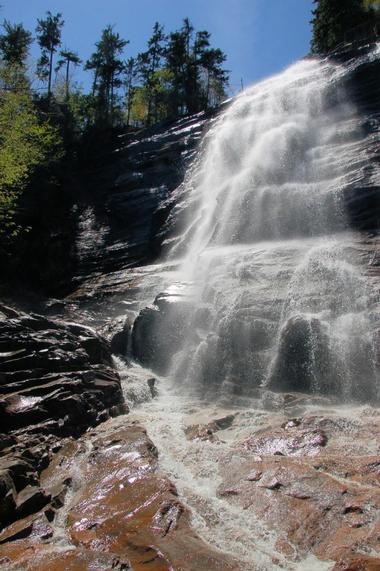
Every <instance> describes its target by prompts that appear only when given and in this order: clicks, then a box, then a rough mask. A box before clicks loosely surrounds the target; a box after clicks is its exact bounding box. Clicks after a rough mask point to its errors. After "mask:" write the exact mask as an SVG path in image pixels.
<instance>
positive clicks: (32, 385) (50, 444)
mask: <svg viewBox="0 0 380 571" xmlns="http://www.w3.org/2000/svg"><path fill="white" fill-rule="evenodd" d="M0 406H1V419H0V430H1V435H0V447H1V450H2V452H1V459H0V473H1V476H0V477H1V485H0V490H1V491H0V493H1V504H2V508H1V518H0V519H1V521H0V525H1V526H4V525H5V524H7V523H9V522H10V521H12V520H14V519H18V518H19V517H20V516H24V515H26V514H28V513H34V512H35V511H38V510H39V509H41V507H42V506H43V505H45V504H46V503H47V502H48V501H49V496H47V495H46V494H45V493H44V492H43V490H42V489H40V487H39V473H40V472H41V470H43V469H44V468H46V467H47V465H48V464H49V462H50V460H51V457H52V455H53V454H54V452H55V451H56V450H57V449H59V447H60V441H61V439H62V438H65V437H69V436H75V437H78V436H79V435H80V434H82V433H83V432H84V431H85V430H87V428H88V427H89V426H94V425H96V424H98V423H99V422H102V421H104V420H105V419H107V418H108V417H109V416H110V414H113V415H116V414H119V413H120V412H123V411H125V405H124V403H123V396H122V393H121V388H120V379H119V377H118V375H117V373H116V372H115V371H114V369H113V367H112V360H111V352H110V347H109V345H108V343H107V342H106V341H105V340H104V339H102V338H101V337H100V336H99V335H97V334H96V333H95V332H94V331H93V330H91V329H90V328H88V327H84V326H80V325H77V324H74V323H63V322H57V321H54V320H50V319H47V318H45V317H42V316H39V315H35V314H25V313H19V312H16V311H15V310H13V309H10V308H7V307H4V306H1V307H0Z"/></svg>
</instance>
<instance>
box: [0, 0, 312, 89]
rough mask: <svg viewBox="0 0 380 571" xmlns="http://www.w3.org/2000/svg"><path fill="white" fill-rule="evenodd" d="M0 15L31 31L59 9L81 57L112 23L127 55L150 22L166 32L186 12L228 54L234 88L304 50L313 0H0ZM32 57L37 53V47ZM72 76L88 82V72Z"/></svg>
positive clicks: (140, 43)
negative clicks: (126, 44) (210, 34)
mask: <svg viewBox="0 0 380 571" xmlns="http://www.w3.org/2000/svg"><path fill="white" fill-rule="evenodd" d="M0 4H1V5H2V10H1V12H0V16H2V17H3V18H6V19H7V20H10V21H11V22H14V23H16V22H17V23H18V22H22V23H23V24H24V25H25V27H26V28H28V29H29V30H31V31H33V32H34V30H35V26H36V20H37V18H41V17H44V15H45V13H46V11H47V10H51V11H52V12H53V13H55V12H58V11H59V12H62V13H63V17H64V20H65V27H64V30H63V44H64V45H65V46H67V47H68V48H69V49H72V50H74V51H77V52H78V53H79V55H80V57H81V58H82V59H84V60H85V59H86V58H88V57H89V56H90V54H91V53H92V51H93V46H94V43H95V42H96V41H97V40H98V39H99V37H100V33H101V30H102V29H103V28H104V27H105V26H106V25H107V24H115V29H116V30H117V31H118V32H119V33H120V35H121V36H122V37H124V38H126V39H128V40H130V44H129V46H127V49H126V53H125V55H126V57H130V56H134V55H136V54H137V53H138V52H139V51H142V50H144V49H145V44H146V41H147V39H148V37H149V35H150V32H151V29H152V27H153V24H154V22H156V21H159V22H160V23H162V24H164V26H165V29H166V31H172V30H175V29H178V28H179V27H180V26H181V22H182V19H183V18H184V17H189V18H190V19H191V21H192V22H193V24H194V25H195V28H196V29H198V30H201V29H206V30H208V31H209V32H211V33H212V43H213V46H214V47H220V48H221V49H222V50H223V51H224V52H226V54H227V55H228V60H227V63H226V67H227V69H229V70H231V84H232V86H233V87H234V88H235V89H237V88H238V86H239V85H240V82H241V79H243V82H244V85H245V86H247V85H249V84H251V83H253V82H255V81H257V80H259V79H261V78H263V77H266V76H268V75H272V74H273V73H276V72H278V71H280V70H281V69H283V68H284V67H286V66H287V65H289V64H290V63H292V62H294V61H295V60H297V59H299V58H300V57H302V56H304V55H306V53H307V52H308V49H309V42H310V24H309V21H310V19H311V9H312V4H313V2H312V0H0ZM32 57H34V58H37V57H38V48H37V46H34V47H33V50H32ZM75 79H76V80H77V81H79V82H81V83H83V84H84V86H85V87H87V86H88V85H89V84H90V75H89V74H85V73H84V72H81V71H78V72H77V73H76V77H75Z"/></svg>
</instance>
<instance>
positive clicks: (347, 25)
mask: <svg viewBox="0 0 380 571" xmlns="http://www.w3.org/2000/svg"><path fill="white" fill-rule="evenodd" d="M314 3H315V4H316V8H315V10H313V20H312V22H311V23H312V26H313V37H312V41H311V50H312V52H313V53H316V54H319V53H325V52H328V51H330V50H332V49H334V48H335V47H336V46H337V45H338V44H340V43H341V42H343V41H344V39H345V34H346V33H347V32H348V31H349V30H351V29H352V28H354V27H355V26H359V25H360V24H362V23H363V22H364V21H365V20H366V19H367V18H368V15H367V14H366V11H365V9H364V5H363V1H362V0H314Z"/></svg>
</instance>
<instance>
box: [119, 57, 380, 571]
mask: <svg viewBox="0 0 380 571" xmlns="http://www.w3.org/2000/svg"><path fill="white" fill-rule="evenodd" d="M344 74H345V71H344V69H343V68H340V67H339V66H334V65H331V64H327V63H323V62H322V63H321V62H318V61H303V62H300V63H298V64H296V65H294V66H292V67H291V68H290V69H288V70H287V71H285V72H284V73H283V74H281V75H279V76H276V77H273V78H271V79H269V80H267V81H265V82H263V83H261V84H259V85H257V86H254V87H252V88H251V89H249V90H247V91H246V92H245V93H244V94H242V95H241V96H240V97H239V98H237V99H236V100H235V101H234V103H233V104H232V105H231V106H230V108H229V109H228V110H227V111H226V112H225V113H224V114H223V116H222V117H221V118H220V120H219V121H218V122H217V123H216V124H215V125H214V126H213V128H212V130H211V131H210V132H209V133H208V135H207V138H206V144H205V152H204V154H203V156H202V157H201V158H200V160H199V161H198V163H197V164H196V165H195V166H194V167H193V169H192V171H191V173H189V176H188V178H187V181H186V183H187V187H188V189H190V190H189V192H188V193H187V194H186V206H187V208H189V207H190V212H191V215H190V216H189V219H188V223H187V225H186V226H185V228H184V229H183V234H182V237H181V239H180V240H179V242H178V243H177V245H176V246H175V247H174V248H173V250H172V252H171V257H172V260H176V259H178V258H179V257H180V256H182V259H181V260H180V263H179V270H177V271H176V270H173V269H172V270H171V272H170V273H168V274H167V277H166V279H165V278H163V279H162V281H161V284H162V283H164V284H166V285H167V286H168V288H167V289H168V290H171V292H169V293H170V295H171V294H172V293H173V291H174V295H172V299H173V300H174V301H173V305H174V306H175V303H179V305H180V304H181V302H185V303H186V304H187V306H188V307H190V311H188V313H187V314H186V315H187V317H186V318H185V319H184V321H183V323H182V331H179V332H178V334H179V335H181V336H182V345H181V346H180V349H179V351H176V352H173V354H170V355H168V363H169V364H170V366H169V374H168V377H167V378H166V379H165V378H162V379H161V381H160V386H159V391H160V396H159V399H158V400H153V401H149V402H148V403H146V404H145V405H142V406H140V407H139V408H137V409H136V410H135V411H134V412H133V414H132V416H136V418H138V419H139V420H141V421H142V422H143V423H144V424H146V425H147V426H148V431H149V435H150V437H151V438H152V440H153V441H154V443H155V444H156V446H157V447H158V450H159V452H160V466H161V468H162V469H163V470H164V471H166V472H167V473H168V474H169V476H170V477H171V478H172V479H173V480H174V481H175V483H176V485H177V487H178V489H179V491H180V494H181V498H182V499H183V500H184V501H185V502H186V503H187V504H188V505H189V507H190V508H191V510H192V513H193V514H194V526H195V528H196V529H197V530H198V531H199V533H200V534H201V536H202V537H203V538H204V539H206V540H207V541H209V542H210V543H211V544H212V545H214V546H216V547H218V548H220V549H221V550H222V551H224V552H228V553H231V554H232V555H234V556H236V557H237V558H239V559H240V560H241V561H243V562H244V567H243V568H244V569H246V570H247V571H249V570H250V569H252V568H253V567H254V568H255V569H261V570H265V571H267V570H269V569H270V570H272V569H273V570H276V569H280V568H281V569H289V570H295V569H297V570H301V569H302V570H303V569H307V570H309V571H312V570H314V569H315V570H318V571H323V570H327V569H330V568H331V567H332V565H331V564H330V563H328V562H321V561H317V560H316V559H314V557H313V556H312V555H310V556H309V557H308V558H307V559H306V560H305V559H304V560H302V561H299V559H297V560H286V558H285V557H284V556H283V555H281V554H279V553H277V551H276V549H275V543H276V540H277V539H278V537H277V536H276V534H275V533H274V532H273V531H269V530H268V529H266V528H265V527H264V526H263V524H262V523H261V522H260V521H258V520H257V519H255V517H254V514H253V513H252V511H250V510H248V511H246V512H245V511H242V510H241V508H239V507H238V506H237V505H235V504H234V502H233V500H231V499H223V498H220V497H218V495H217V489H218V486H219V485H220V483H221V482H222V476H221V472H222V471H223V467H225V465H226V463H228V462H230V463H231V466H233V464H234V462H236V463H237V464H239V463H240V465H241V463H242V462H244V459H242V458H239V457H237V456H234V454H235V452H234V447H233V445H232V443H233V442H236V441H237V440H241V439H242V438H244V436H247V435H249V434H251V433H252V432H254V431H255V430H256V429H257V428H259V427H260V423H261V422H262V420H263V415H264V416H265V414H266V413H265V412H263V410H262V409H260V406H262V403H261V404H260V397H261V395H262V394H263V391H265V390H267V389H272V390H275V391H279V392H281V391H285V392H286V391H291V390H299V391H301V392H308V393H311V394H317V395H319V394H327V395H332V396H333V397H334V398H338V399H339V400H340V401H341V400H345V401H347V402H350V401H352V400H364V401H366V400H370V399H374V398H376V397H378V395H379V379H378V371H377V370H376V365H375V357H374V342H373V330H374V329H375V323H374V319H375V317H374V316H373V315H371V312H370V309H371V306H373V303H374V301H376V300H374V298H373V291H372V289H371V284H370V282H369V280H368V278H367V277H366V273H365V263H366V262H365V261H366V256H367V255H368V251H367V250H366V248H365V246H364V245H363V244H362V243H361V242H360V240H359V238H358V236H356V235H355V233H354V232H353V231H351V230H350V229H349V227H348V223H347V219H346V214H345V210H344V192H345V189H346V188H347V187H348V186H352V185H354V184H355V181H356V180H358V178H359V171H360V168H361V166H362V165H363V164H365V160H366V156H365V150H363V146H362V145H361V136H362V135H361V133H360V128H359V126H358V121H357V117H356V111H355V109H354V107H353V106H352V105H351V104H350V103H349V101H348V99H347V95H346V94H345V93H344V91H343V90H342V89H341V88H340V87H339V85H340V83H339V82H340V79H341V78H342V76H344ZM176 261H177V260H176ZM173 265H174V262H173ZM152 279H153V281H154V278H152ZM152 283H153V282H152V281H151V278H147V283H146V286H147V287H146V291H149V292H152V291H153V290H154V287H153V288H152ZM158 293H159V291H156V292H155V295H156V294H158ZM170 295H169V297H170ZM173 314H174V315H175V310H174V312H173V313H172V314H171V315H173ZM172 326H174V322H173V324H172V325H171V321H170V318H169V319H164V320H163V321H162V324H161V325H158V326H157V325H156V330H155V332H154V333H155V334H156V335H158V336H160V337H164V336H165V335H167V332H168V330H170V329H171V327H172ZM175 327H178V324H177V323H176V324H175ZM153 365H154V364H153ZM129 373H130V370H129V371H128V370H127V371H126V374H127V376H128V375H129ZM151 374H152V372H151V371H148V372H147V371H145V370H143V369H135V370H134V371H133V383H132V386H129V387H128V389H127V391H126V396H127V398H129V399H131V400H132V401H133V395H134V394H136V395H137V400H140V401H141V400H142V399H141V398H140V396H141V395H144V394H145V392H146V386H145V385H144V383H145V380H143V381H142V383H143V384H142V385H141V386H143V387H145V388H142V389H141V390H140V389H139V388H138V387H139V386H140V385H139V379H140V380H141V379H146V377H147V376H149V375H151ZM264 394H265V393H264ZM255 398H256V399H257V400H252V399H255ZM210 403H213V404H212V405H211V404H210ZM242 403H243V406H242ZM235 406H236V407H238V406H240V408H236V409H235V408H234V407H235ZM236 411H238V412H239V419H240V420H239V422H238V423H237V424H235V423H234V427H233V429H231V430H230V431H229V430H226V431H224V432H223V435H222V436H221V439H222V441H221V442H218V443H217V444H211V443H210V442H207V441H206V442H204V441H201V440H196V441H190V442H189V441H188V440H187V439H186V437H185V434H184V427H185V426H186V425H187V424H191V422H201V420H199V418H200V417H202V416H203V417H204V419H205V420H204V422H206V423H207V422H209V421H210V420H211V419H212V418H216V417H220V416H223V414H226V413H231V412H236ZM195 418H198V420H194V419H195ZM273 555H275V556H276V557H277V558H278V560H279V563H278V566H276V565H275V564H274V563H273Z"/></svg>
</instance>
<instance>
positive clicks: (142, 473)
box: [0, 419, 240, 571]
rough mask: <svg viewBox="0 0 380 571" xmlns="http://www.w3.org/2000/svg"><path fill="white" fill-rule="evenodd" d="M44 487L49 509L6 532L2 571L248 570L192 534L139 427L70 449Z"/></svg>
mask: <svg viewBox="0 0 380 571" xmlns="http://www.w3.org/2000/svg"><path fill="white" fill-rule="evenodd" d="M83 482H85V486H83ZM41 483H42V485H43V486H44V487H45V489H46V497H45V505H42V504H41V503H40V505H39V507H38V509H36V512H35V513H34V515H33V516H31V517H28V518H24V519H22V520H21V521H19V522H17V523H16V524H14V525H12V526H10V527H8V528H7V529H6V530H4V531H3V533H0V568H4V569H5V568H6V569H8V570H9V571H10V570H12V569H13V570H17V571H21V570H25V571H26V570H35V569H37V568H38V570H39V571H43V570H45V569H46V571H47V570H49V571H53V570H54V571H58V570H64V569H72V570H73V571H74V570H78V571H80V570H85V569H96V570H97V571H102V570H104V571H106V570H107V571H108V570H110V569H116V570H119V571H122V570H123V571H127V570H128V569H135V570H136V571H137V570H140V569H141V570H143V569H151V570H152V571H153V570H156V571H170V570H171V569H181V570H183V571H197V570H199V571H204V570H205V569H207V570H210V571H212V570H217V569H218V570H219V569H221V570H223V571H227V570H231V571H232V570H235V571H237V570H238V569H239V568H240V567H239V566H238V563H237V562H236V561H234V559H233V558H232V557H230V556H228V555H223V554H221V553H220V552H218V551H217V550H215V549H212V548H211V547H209V546H208V545H207V544H205V543H204V542H203V541H202V540H201V539H200V538H199V537H198V536H197V534H196V533H194V532H193V531H192V530H191V528H190V513H189V512H188V510H187V509H186V508H185V506H184V505H183V504H182V503H181V501H180V500H179V498H178V495H177V491H176V489H175V487H174V486H173V484H172V483H171V482H170V481H169V480H168V479H167V478H166V477H165V476H164V475H163V474H161V473H160V472H159V471H158V468H157V451H156V449H155V447H154V445H153V443H152V442H151V441H150V440H149V438H148V437H147V435H146V431H145V430H144V429H143V428H142V427H141V426H140V425H138V424H136V423H134V424H131V423H129V424H128V422H126V420H125V419H120V420H119V419H117V420H111V421H108V422H107V423H105V424H103V425H102V427H99V428H97V429H95V430H92V431H91V432H90V433H89V434H88V435H87V436H86V437H85V438H81V439H79V440H78V441H77V442H67V444H66V445H65V446H63V448H62V450H61V451H60V452H59V453H58V454H57V455H56V456H55V458H54V460H53V462H52V463H51V465H50V466H49V468H47V469H46V470H44V471H43V472H42V474H41ZM72 489H75V490H76V493H75V495H73V494H72V493H70V491H71V490H72ZM48 503H49V505H47V504H48ZM37 505H38V504H37V503H36V507H37ZM63 506H64V508H63ZM62 509H65V510H66V513H67V524H65V523H64V524H63V525H65V534H66V540H65V545H64V546H62V545H59V539H60V536H61V534H62V529H61V528H60V526H62V521H61V519H60V510H62ZM31 553H33V556H32V557H31ZM2 564H3V565H5V567H3V566H2Z"/></svg>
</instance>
